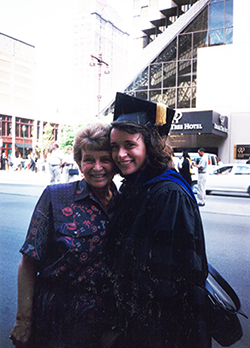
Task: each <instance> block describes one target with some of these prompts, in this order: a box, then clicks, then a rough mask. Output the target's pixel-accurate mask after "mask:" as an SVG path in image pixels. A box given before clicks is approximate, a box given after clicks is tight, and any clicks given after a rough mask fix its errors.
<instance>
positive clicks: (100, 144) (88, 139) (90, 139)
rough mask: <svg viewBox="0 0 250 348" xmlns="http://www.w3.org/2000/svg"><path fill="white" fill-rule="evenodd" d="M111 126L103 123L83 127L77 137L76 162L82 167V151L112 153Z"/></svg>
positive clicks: (75, 145) (75, 147)
mask: <svg viewBox="0 0 250 348" xmlns="http://www.w3.org/2000/svg"><path fill="white" fill-rule="evenodd" d="M110 128H111V126H110V125H108V124H102V123H93V124H89V125H87V126H85V127H82V128H81V129H80V130H79V131H78V132H77V134H76V136H75V141H74V160H75V161H76V163H77V164H78V165H79V166H81V161H82V150H85V151H110V144H109V131H110Z"/></svg>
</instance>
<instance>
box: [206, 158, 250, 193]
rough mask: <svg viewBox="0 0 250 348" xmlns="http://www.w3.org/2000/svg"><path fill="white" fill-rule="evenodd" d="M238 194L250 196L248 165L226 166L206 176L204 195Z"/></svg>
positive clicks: (249, 168) (249, 171)
mask: <svg viewBox="0 0 250 348" xmlns="http://www.w3.org/2000/svg"><path fill="white" fill-rule="evenodd" d="M212 191H224V192H239V193H248V194H249V195H250V165H249V164H226V165H224V166H222V167H220V168H218V169H216V170H215V171H214V172H212V173H210V174H209V175H208V176H207V183H206V193H207V194H209V193H211V192H212Z"/></svg>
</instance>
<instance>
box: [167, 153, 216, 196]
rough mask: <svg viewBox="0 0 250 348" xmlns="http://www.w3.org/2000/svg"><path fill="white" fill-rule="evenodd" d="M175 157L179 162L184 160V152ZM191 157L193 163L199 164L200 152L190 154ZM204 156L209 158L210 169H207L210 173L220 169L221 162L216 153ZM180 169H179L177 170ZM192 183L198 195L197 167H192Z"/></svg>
mask: <svg viewBox="0 0 250 348" xmlns="http://www.w3.org/2000/svg"><path fill="white" fill-rule="evenodd" d="M174 154H175V157H177V158H179V160H181V158H182V152H175V153H174ZM188 154H189V156H190V159H191V161H192V163H196V164H199V162H200V159H201V156H200V155H199V154H198V152H189V153H188ZM204 156H206V157H207V163H208V167H207V171H208V173H211V172H213V171H214V170H215V169H217V168H218V167H219V164H218V163H219V160H218V157H217V155H215V154H214V153H205V154H204ZM177 169H178V168H177ZM192 172H193V174H192V183H191V187H192V190H193V192H194V193H197V181H198V169H197V168H196V167H194V166H193V167H192Z"/></svg>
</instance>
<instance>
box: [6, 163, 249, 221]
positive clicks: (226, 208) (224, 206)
mask: <svg viewBox="0 0 250 348" xmlns="http://www.w3.org/2000/svg"><path fill="white" fill-rule="evenodd" d="M49 181H50V175H49V173H43V172H37V173H34V172H31V171H30V170H21V171H15V172H14V171H11V170H0V184H6V188H5V187H4V185H2V186H1V191H0V192H1V193H9V194H11V193H18V194H22V195H32V196H40V194H41V193H42V191H43V189H44V188H45V187H46V186H47V185H49ZM8 184H11V185H12V186H10V185H8ZM27 185H28V187H27ZM215 197H216V196H213V195H211V196H206V205H205V206H204V207H201V208H200V212H201V214H203V213H215V214H230V215H241V216H250V198H249V197H248V196H247V195H246V196H245V197H244V196H241V197H239V198H238V199H237V198H236V199H234V197H230V196H227V197H228V198H227V200H226V201H225V199H223V197H222V196H220V195H218V196H217V198H215Z"/></svg>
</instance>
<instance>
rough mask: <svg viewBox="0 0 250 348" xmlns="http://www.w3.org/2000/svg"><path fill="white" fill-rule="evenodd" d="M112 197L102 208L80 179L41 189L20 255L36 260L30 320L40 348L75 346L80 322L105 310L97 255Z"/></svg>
mask: <svg viewBox="0 0 250 348" xmlns="http://www.w3.org/2000/svg"><path fill="white" fill-rule="evenodd" d="M112 191H113V198H114V196H115V194H116V189H115V186H114V185H113V186H112ZM113 198H112V200H111V202H110V204H109V207H108V209H107V210H106V209H105V208H104V207H103V206H102V204H101V203H100V202H99V201H98V200H97V198H96V197H95V196H94V195H93V193H92V191H91V189H90V187H89V186H88V184H87V183H86V181H85V180H82V181H80V182H79V181H76V182H73V183H69V184H57V185H50V186H47V188H46V189H45V190H44V192H43V194H42V195H41V197H40V199H39V201H38V203H37V205H36V207H35V210H34V212H33V216H32V218H31V222H30V226H29V229H28V233H27V236H26V240H25V242H24V244H23V246H22V248H21V249H20V251H21V253H23V254H26V255H28V256H30V257H32V258H33V259H35V260H36V261H37V262H36V263H37V270H38V277H37V286H36V292H35V300H34V321H35V328H36V335H38V337H40V340H41V341H42V342H43V345H44V347H45V346H46V347H54V346H55V347H56V346H57V345H58V344H62V343H61V342H63V344H64V345H62V346H63V347H64V346H65V347H72V346H76V347H77V343H76V342H77V340H81V334H80V331H82V330H83V329H82V326H83V325H85V324H83V323H92V322H93V321H94V320H95V318H97V317H98V318H100V317H101V316H102V313H104V312H105V309H104V307H103V304H102V301H101V294H102V290H103V287H104V288H105V286H106V285H105V284H104V283H103V279H102V270H103V264H102V262H103V261H102V251H103V248H104V246H105V240H106V226H107V224H108V223H109V221H110V217H111V215H112V211H113V206H114V202H113V201H114V199H113ZM72 323H74V324H72ZM76 323H78V324H79V323H80V324H79V325H80V326H79V330H77V329H76ZM78 324H77V325H78ZM65 327H67V328H68V329H67V330H66V329H65ZM69 327H72V330H73V328H74V331H76V330H77V331H78V333H79V334H77V335H75V336H76V337H75V338H74V337H73V338H72V332H71V331H70V329H69ZM80 327H81V328H80ZM68 330H69V331H70V332H69V331H68ZM82 332H83V331H82ZM79 335H80V337H78V336H79ZM58 340H59V341H58ZM68 340H69V342H68ZM53 341H55V343H54V345H53V343H52V342H53ZM80 346H81V345H80ZM83 347H84V345H83Z"/></svg>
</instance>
